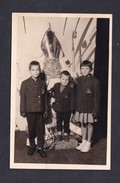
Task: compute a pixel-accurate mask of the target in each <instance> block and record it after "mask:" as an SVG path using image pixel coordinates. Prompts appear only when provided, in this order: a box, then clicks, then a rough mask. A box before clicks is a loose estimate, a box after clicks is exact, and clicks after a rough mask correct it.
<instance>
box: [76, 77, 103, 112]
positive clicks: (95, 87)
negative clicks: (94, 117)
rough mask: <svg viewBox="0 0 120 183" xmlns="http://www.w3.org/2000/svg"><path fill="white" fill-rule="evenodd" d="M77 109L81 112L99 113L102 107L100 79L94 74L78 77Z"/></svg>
mask: <svg viewBox="0 0 120 183" xmlns="http://www.w3.org/2000/svg"><path fill="white" fill-rule="evenodd" d="M76 92H77V93H76V111H78V112H81V113H98V112H99V108H100V85H99V80H98V79H96V78H94V77H93V76H92V75H88V76H87V77H84V76H81V77H79V78H78V79H77V91H76Z"/></svg>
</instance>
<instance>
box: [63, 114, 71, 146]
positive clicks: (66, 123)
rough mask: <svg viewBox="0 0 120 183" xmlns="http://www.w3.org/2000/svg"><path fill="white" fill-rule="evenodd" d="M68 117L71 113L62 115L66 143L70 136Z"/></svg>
mask: <svg viewBox="0 0 120 183" xmlns="http://www.w3.org/2000/svg"><path fill="white" fill-rule="evenodd" d="M70 116H71V113H69V112H68V113H67V112H65V113H64V140H65V141H66V142H68V141H69V134H70V128H69V124H70Z"/></svg>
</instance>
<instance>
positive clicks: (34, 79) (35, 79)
mask: <svg viewBox="0 0 120 183" xmlns="http://www.w3.org/2000/svg"><path fill="white" fill-rule="evenodd" d="M30 78H31V79H32V80H33V81H37V80H38V77H37V78H33V77H32V76H31V77H30Z"/></svg>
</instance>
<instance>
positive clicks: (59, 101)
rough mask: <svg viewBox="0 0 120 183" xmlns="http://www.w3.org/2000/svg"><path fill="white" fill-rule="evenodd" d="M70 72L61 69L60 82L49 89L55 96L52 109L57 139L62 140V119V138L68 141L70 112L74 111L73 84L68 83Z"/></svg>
mask: <svg viewBox="0 0 120 183" xmlns="http://www.w3.org/2000/svg"><path fill="white" fill-rule="evenodd" d="M70 77H71V76H70V73H69V72H68V71H63V72H62V73H61V82H60V83H56V84H55V85H54V87H53V88H52V89H51V90H50V92H51V93H52V94H53V95H52V96H54V98H55V102H54V104H53V109H54V110H55V112H56V116H57V131H58V136H57V140H58V141H60V140H63V137H62V121H64V140H65V141H69V133H70V130H69V122H70V117H71V114H72V113H74V111H75V86H74V84H73V83H71V84H70Z"/></svg>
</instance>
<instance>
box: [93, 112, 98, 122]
mask: <svg viewBox="0 0 120 183" xmlns="http://www.w3.org/2000/svg"><path fill="white" fill-rule="evenodd" d="M92 115H93V119H94V121H95V122H97V120H98V113H93V114H92Z"/></svg>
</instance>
